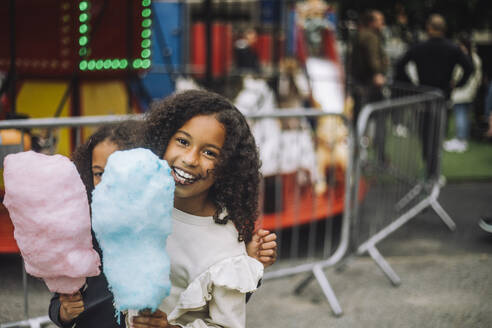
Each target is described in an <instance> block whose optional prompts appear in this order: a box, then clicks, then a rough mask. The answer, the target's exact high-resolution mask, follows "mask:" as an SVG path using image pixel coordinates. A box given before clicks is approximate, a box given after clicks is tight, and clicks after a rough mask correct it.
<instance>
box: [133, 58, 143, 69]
mask: <svg viewBox="0 0 492 328" xmlns="http://www.w3.org/2000/svg"><path fill="white" fill-rule="evenodd" d="M141 66H142V60H141V59H135V60H134V61H133V68H140V67H141Z"/></svg>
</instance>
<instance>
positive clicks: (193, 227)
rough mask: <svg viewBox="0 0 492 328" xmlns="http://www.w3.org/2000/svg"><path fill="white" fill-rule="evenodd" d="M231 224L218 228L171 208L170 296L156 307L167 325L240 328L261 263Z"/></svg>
mask: <svg viewBox="0 0 492 328" xmlns="http://www.w3.org/2000/svg"><path fill="white" fill-rule="evenodd" d="M237 238H238V232H237V230H236V228H235V226H234V224H233V223H232V222H230V221H229V222H228V223H227V224H225V225H221V224H217V223H215V222H214V220H213V218H212V217H200V216H195V215H191V214H188V213H185V212H182V211H180V210H178V209H174V210H173V232H172V234H171V235H170V236H169V237H168V239H167V253H168V255H169V257H170V260H171V274H170V278H171V284H172V287H171V294H170V295H169V296H168V297H167V298H166V299H164V301H163V303H162V304H161V306H160V307H159V308H160V309H161V310H162V311H164V312H165V313H167V315H168V320H169V322H170V323H172V324H175V325H180V326H181V327H187V328H202V327H245V326H246V302H245V293H247V292H252V291H255V290H256V287H257V285H258V281H259V280H260V278H261V277H262V276H263V265H262V264H261V263H260V262H258V261H257V260H255V259H253V258H252V257H249V256H248V255H247V253H246V247H245V244H244V242H238V239H237Z"/></svg>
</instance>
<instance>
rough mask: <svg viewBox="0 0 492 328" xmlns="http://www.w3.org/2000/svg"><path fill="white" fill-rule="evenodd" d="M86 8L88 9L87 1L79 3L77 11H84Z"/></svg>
mask: <svg viewBox="0 0 492 328" xmlns="http://www.w3.org/2000/svg"><path fill="white" fill-rule="evenodd" d="M87 8H89V4H88V3H87V1H81V2H80V3H79V9H80V10H81V11H84V10H86V9H87Z"/></svg>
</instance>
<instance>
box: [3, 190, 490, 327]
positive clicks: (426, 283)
mask: <svg viewBox="0 0 492 328" xmlns="http://www.w3.org/2000/svg"><path fill="white" fill-rule="evenodd" d="M491 196H492V183H490V182H488V183H462V184H452V185H448V186H446V187H445V188H443V190H442V194H441V197H440V203H441V205H442V206H443V207H444V208H445V209H446V210H447V211H448V213H449V214H450V215H451V216H452V218H453V219H454V220H455V222H456V223H457V231H456V232H450V231H449V230H447V229H446V227H445V226H444V224H442V222H440V220H439V219H438V218H437V216H435V214H434V213H433V212H432V211H427V212H425V213H423V214H421V215H419V216H418V217H417V218H415V219H414V220H412V221H410V222H409V223H408V224H407V225H406V226H404V227H402V228H401V229H400V230H398V231H396V232H395V233H394V234H392V235H391V236H389V237H388V238H387V239H386V240H384V241H382V242H381V243H380V245H378V249H379V250H380V252H381V253H382V254H383V256H385V259H386V260H387V261H388V262H389V264H390V265H391V266H392V268H393V269H394V270H395V271H396V273H397V274H398V275H399V276H400V278H401V280H402V284H401V285H400V286H399V287H393V286H392V285H391V284H390V283H389V280H388V279H387V278H386V277H385V276H384V274H383V273H382V272H381V271H380V269H379V268H378V267H377V266H376V264H375V263H374V261H373V260H372V259H371V258H369V257H366V256H363V257H357V258H354V259H352V260H351V261H349V262H348V264H347V266H345V268H344V269H343V271H335V270H334V269H333V268H327V269H326V270H325V272H326V274H327V277H328V279H329V281H330V283H331V285H332V286H333V289H334V291H335V294H336V296H337V298H338V300H339V302H340V305H341V307H342V309H343V312H344V314H343V315H342V316H341V317H335V316H334V315H333V313H332V311H331V309H330V307H329V304H328V302H327V301H326V299H325V297H324V295H323V293H322V291H321V289H320V288H319V285H318V283H317V282H316V281H315V280H313V281H311V283H310V284H309V285H308V286H307V287H306V288H305V289H304V290H303V291H302V293H301V294H300V295H295V294H294V293H293V289H294V288H295V286H296V285H297V284H298V283H299V282H300V281H302V280H303V279H304V278H305V277H306V275H305V274H300V275H296V276H291V277H286V278H279V279H274V280H267V281H264V283H263V285H262V287H261V288H260V289H259V290H258V291H257V292H256V293H255V295H253V297H252V299H251V301H250V302H249V303H248V314H247V318H248V324H247V327H258V328H261V327H273V328H276V327H282V328H288V327H339V328H344V327H352V328H353V327H365V328H371V327H377V328H381V327H419V328H420V327H432V328H436V327H443V328H444V327H446V328H447V327H457V328H458V327H459V328H462V327H473V328H482V327H483V328H488V327H492V310H491V309H492V308H491V305H490V302H491V301H492V276H491V270H492V235H490V234H487V233H485V232H483V231H481V230H480V229H479V228H478V226H477V220H478V219H479V218H480V216H481V215H491V213H492V202H490V199H491ZM0 263H1V265H0V323H7V322H12V321H18V320H22V319H24V310H23V293H22V275H21V262H20V258H19V256H17V255H2V256H0ZM289 264H290V263H289V261H283V262H282V263H278V265H279V266H280V265H282V266H284V265H286V266H288V265H289ZM28 284H29V316H30V317H37V316H44V315H46V314H47V308H48V304H49V298H50V294H49V292H48V290H47V289H46V287H45V286H44V284H43V283H42V282H41V281H39V280H37V279H34V278H32V277H30V278H29V280H28ZM50 327H53V326H52V325H50Z"/></svg>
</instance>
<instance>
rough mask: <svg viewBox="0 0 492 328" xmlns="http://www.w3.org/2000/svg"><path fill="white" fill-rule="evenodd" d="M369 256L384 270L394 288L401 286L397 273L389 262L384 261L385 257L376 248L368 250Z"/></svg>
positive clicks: (372, 247)
mask: <svg viewBox="0 0 492 328" xmlns="http://www.w3.org/2000/svg"><path fill="white" fill-rule="evenodd" d="M367 251H368V252H369V255H371V257H372V258H373V260H374V261H375V262H376V264H377V265H378V266H379V268H381V270H383V272H384V274H385V275H386V276H387V277H388V279H389V280H390V281H391V283H392V284H393V286H399V285H400V284H401V280H400V277H398V275H397V274H396V272H395V271H393V269H392V268H391V266H390V265H389V263H388V262H386V260H385V259H384V257H383V256H382V255H381V253H379V251H378V250H377V249H376V247H374V246H370V247H368V248H367Z"/></svg>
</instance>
